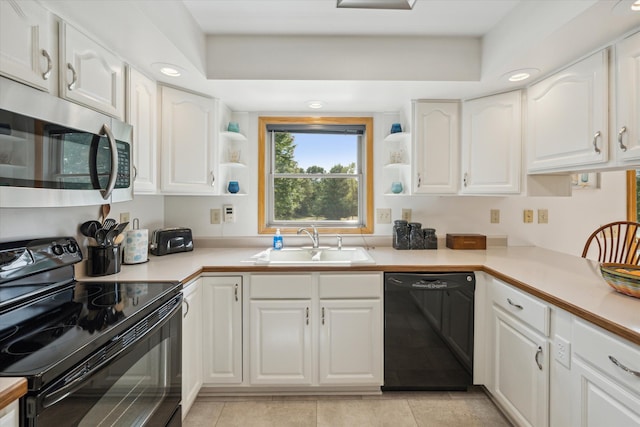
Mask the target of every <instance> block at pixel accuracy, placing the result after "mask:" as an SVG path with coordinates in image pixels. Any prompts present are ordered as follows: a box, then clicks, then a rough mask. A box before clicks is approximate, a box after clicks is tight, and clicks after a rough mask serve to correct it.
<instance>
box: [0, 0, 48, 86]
mask: <svg viewBox="0 0 640 427" xmlns="http://www.w3.org/2000/svg"><path fill="white" fill-rule="evenodd" d="M54 44H55V43H54V38H53V35H52V34H51V21H50V15H49V12H47V11H46V10H45V9H44V8H43V7H42V6H40V5H39V4H37V3H36V2H34V1H24V0H22V1H16V0H4V1H0V74H3V75H5V76H7V77H10V78H13V79H15V80H19V81H20V82H22V83H26V84H28V85H30V86H34V87H36V88H38V89H42V90H44V91H47V92H51V91H52V90H55V87H56V82H55V81H54V80H55V79H54V77H55V76H53V75H52V71H53V68H54V66H55V58H54V57H53V55H54V51H53V46H54Z"/></svg>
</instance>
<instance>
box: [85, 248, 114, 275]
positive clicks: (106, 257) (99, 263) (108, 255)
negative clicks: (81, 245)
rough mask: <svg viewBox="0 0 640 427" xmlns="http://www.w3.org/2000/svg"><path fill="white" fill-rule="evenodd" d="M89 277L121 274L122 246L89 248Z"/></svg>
mask: <svg viewBox="0 0 640 427" xmlns="http://www.w3.org/2000/svg"><path fill="white" fill-rule="evenodd" d="M87 251H88V256H87V275H88V276H106V275H108V274H115V273H118V272H120V258H121V256H120V245H107V246H88V247H87Z"/></svg>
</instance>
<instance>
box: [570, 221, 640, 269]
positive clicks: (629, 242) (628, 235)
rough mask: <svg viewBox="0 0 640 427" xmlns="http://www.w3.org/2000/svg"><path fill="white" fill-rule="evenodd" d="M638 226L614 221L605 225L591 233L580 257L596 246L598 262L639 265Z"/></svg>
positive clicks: (628, 222)
mask: <svg viewBox="0 0 640 427" xmlns="http://www.w3.org/2000/svg"><path fill="white" fill-rule="evenodd" d="M639 231H640V224H639V223H637V222H631V221H616V222H612V223H609V224H605V225H603V226H601V227H599V228H598V229H597V230H596V231H594V232H593V233H591V236H589V238H588V239H587V243H586V244H585V245H584V250H583V251H582V257H583V258H586V257H587V253H588V252H589V249H590V248H591V247H592V246H595V245H597V248H598V261H600V262H616V263H620V264H632V265H639V264H640V242H639V238H640V236H638V232H639Z"/></svg>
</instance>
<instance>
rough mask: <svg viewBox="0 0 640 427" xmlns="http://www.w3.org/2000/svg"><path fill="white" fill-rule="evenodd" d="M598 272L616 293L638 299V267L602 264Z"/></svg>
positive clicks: (639, 272)
mask: <svg viewBox="0 0 640 427" xmlns="http://www.w3.org/2000/svg"><path fill="white" fill-rule="evenodd" d="M600 272H601V273H602V277H603V278H604V280H605V281H606V282H607V284H609V286H611V287H612V288H613V289H615V290H616V291H618V292H620V293H623V294H625V295H629V296H632V297H636V298H640V266H637V265H629V264H615V263H602V264H600ZM634 273H635V274H634Z"/></svg>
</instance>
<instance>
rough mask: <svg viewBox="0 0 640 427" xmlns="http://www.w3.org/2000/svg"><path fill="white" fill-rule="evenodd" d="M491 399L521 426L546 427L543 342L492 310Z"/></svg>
mask: <svg viewBox="0 0 640 427" xmlns="http://www.w3.org/2000/svg"><path fill="white" fill-rule="evenodd" d="M492 311H493V313H492V317H493V328H494V329H493V333H494V344H495V348H494V351H495V354H494V361H493V362H494V364H493V388H494V390H492V393H493V395H494V396H495V398H496V399H497V400H498V402H499V403H500V404H501V405H502V407H503V408H504V409H505V410H506V411H507V412H508V413H509V415H510V416H511V417H512V418H513V419H514V420H515V421H516V423H517V424H518V425H521V426H532V427H544V426H547V425H548V424H549V372H548V371H549V369H548V367H549V354H548V353H549V352H548V344H547V342H546V339H545V338H544V337H542V336H540V335H539V334H537V333H535V332H533V331H532V330H531V329H529V328H527V327H526V326H524V325H523V324H521V323H520V322H518V321H517V320H515V319H513V318H512V317H510V316H509V315H508V314H506V313H505V312H504V311H503V310H502V309H501V308H499V307H496V306H494V307H493V308H492Z"/></svg>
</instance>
